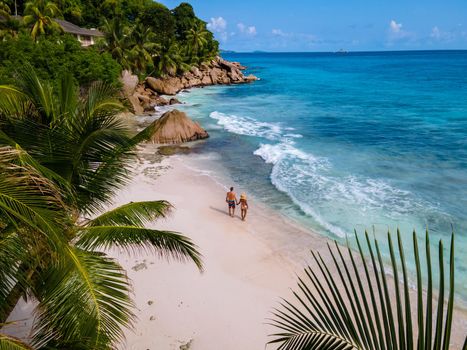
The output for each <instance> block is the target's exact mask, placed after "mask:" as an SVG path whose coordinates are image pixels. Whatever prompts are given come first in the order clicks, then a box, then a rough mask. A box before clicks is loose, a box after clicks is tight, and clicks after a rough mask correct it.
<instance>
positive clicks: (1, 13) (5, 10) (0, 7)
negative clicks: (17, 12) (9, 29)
mask: <svg viewBox="0 0 467 350" xmlns="http://www.w3.org/2000/svg"><path fill="white" fill-rule="evenodd" d="M10 15H11V11H10V6H8V4H7V3H6V2H4V1H0V18H1V17H3V18H4V19H8V18H10Z"/></svg>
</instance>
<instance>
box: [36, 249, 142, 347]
mask: <svg viewBox="0 0 467 350" xmlns="http://www.w3.org/2000/svg"><path fill="white" fill-rule="evenodd" d="M68 256H69V257H70V258H71V259H61V260H60V261H59V263H58V264H55V265H52V266H50V268H49V269H47V270H45V271H43V272H42V273H41V280H42V281H43V283H42V284H40V285H39V286H38V287H37V289H36V291H35V292H36V295H37V296H38V297H39V298H40V299H39V300H41V301H40V304H39V308H38V310H39V312H38V322H37V324H36V326H35V344H37V345H38V346H40V345H42V344H44V343H47V342H49V341H50V339H51V338H53V339H54V342H57V343H59V344H60V346H61V347H60V348H67V344H68V345H70V344H72V343H74V342H76V341H77V340H79V341H80V343H81V346H82V347H83V348H86V349H110V347H111V345H112V344H115V343H116V342H118V341H121V340H122V339H123V331H122V326H123V327H130V326H131V321H132V319H133V318H134V315H133V313H132V311H131V309H132V307H133V303H132V302H131V299H130V297H129V283H128V280H127V277H126V274H125V272H124V271H123V270H122V268H121V266H120V265H119V264H118V263H117V262H116V261H114V260H112V259H109V258H107V257H105V256H103V255H102V254H100V253H92V252H86V251H83V250H80V249H76V248H70V249H69V251H68Z"/></svg>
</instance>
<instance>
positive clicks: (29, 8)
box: [23, 0, 63, 39]
mask: <svg viewBox="0 0 467 350" xmlns="http://www.w3.org/2000/svg"><path fill="white" fill-rule="evenodd" d="M61 15H62V14H61V12H60V10H59V9H58V6H57V5H56V4H55V3H54V2H52V1H47V0H31V1H28V2H27V3H26V8H25V9H24V17H23V23H24V25H25V26H27V27H29V28H30V29H31V36H32V38H33V39H36V38H37V37H38V36H40V35H46V34H51V33H59V32H63V29H62V27H60V25H59V24H58V23H57V22H55V20H54V19H55V18H59V17H61Z"/></svg>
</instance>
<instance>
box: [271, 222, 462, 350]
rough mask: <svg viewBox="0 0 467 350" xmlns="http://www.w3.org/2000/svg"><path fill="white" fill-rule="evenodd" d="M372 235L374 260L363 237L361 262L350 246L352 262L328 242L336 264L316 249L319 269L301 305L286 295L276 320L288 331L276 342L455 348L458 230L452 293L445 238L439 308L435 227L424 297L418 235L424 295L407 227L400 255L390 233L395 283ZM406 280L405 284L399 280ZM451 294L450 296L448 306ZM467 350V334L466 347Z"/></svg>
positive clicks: (300, 296)
mask: <svg viewBox="0 0 467 350" xmlns="http://www.w3.org/2000/svg"><path fill="white" fill-rule="evenodd" d="M365 239H366V246H367V247H366V248H367V250H368V253H369V257H370V258H369V260H368V261H367V260H366V258H367V256H365V254H364V248H363V247H362V245H361V243H360V241H359V239H358V236H357V235H356V240H357V246H358V252H359V254H358V255H359V258H360V259H361V263H360V262H359V261H356V260H355V257H354V254H353V253H352V251H351V249H350V248H349V247H347V251H348V254H349V258H350V260H345V259H344V255H343V254H342V250H341V248H340V247H339V246H338V245H337V243H336V250H335V251H333V250H332V249H331V247H330V246H329V245H328V248H329V252H330V254H331V257H332V260H333V262H334V266H331V265H330V264H326V263H325V261H324V259H323V258H322V256H321V254H320V253H315V252H312V255H313V258H314V261H315V263H316V268H311V267H310V266H308V267H307V268H306V269H305V275H306V277H304V278H299V281H298V286H299V289H300V291H301V293H297V292H294V296H295V302H296V303H293V302H291V301H287V300H284V302H283V303H282V304H281V308H279V309H277V310H276V311H275V312H274V316H275V317H274V319H273V321H272V324H273V325H274V326H275V327H277V328H278V329H280V333H277V334H274V337H275V339H274V340H273V341H271V342H270V343H278V344H280V346H279V349H281V350H303V349H317V350H319V349H322V350H323V349H342V350H344V349H346V350H347V349H362V350H363V349H365V350H367V349H368V350H370V349H375V350H376V349H380V350H386V349H388V350H389V349H407V350H413V349H430V350H431V349H432V350H441V349H443V350H447V349H448V348H449V341H450V337H451V328H452V319H453V309H454V262H455V260H454V234H453V235H452V237H451V245H450V256H449V271H447V274H448V275H449V284H448V289H447V290H445V285H444V283H445V281H444V274H445V270H444V268H445V266H444V257H443V256H444V248H443V242H442V241H440V242H439V246H438V255H439V261H438V262H439V294H438V302H437V305H436V307H435V309H434V308H433V306H434V305H433V303H434V300H433V280H434V276H433V272H432V267H431V266H432V265H431V264H432V259H431V252H430V250H431V248H430V240H429V234H428V231H427V232H426V240H425V252H426V278H427V285H426V293H427V294H426V297H424V296H423V291H424V289H423V287H424V286H423V283H422V275H424V274H423V272H422V266H421V265H422V264H421V258H420V255H421V254H420V251H419V248H418V238H417V235H416V233H415V232H414V233H413V252H414V257H415V267H416V298H415V297H411V295H410V292H409V290H410V288H411V287H410V285H409V281H408V278H409V277H408V273H407V268H406V260H405V251H404V248H403V244H402V239H401V234H400V232H399V231H398V232H397V246H398V254H397V255H398V257H396V251H395V249H394V246H393V241H392V236H391V234H390V233H388V244H389V251H390V256H391V266H392V273H393V276H394V280H393V282H392V283H390V281H389V278H388V276H387V273H386V272H385V271H386V270H385V269H386V266H385V264H384V263H383V259H382V256H381V251H380V248H379V245H378V241H377V240H376V239H375V240H374V243H372V242H371V240H370V238H369V235H368V234H367V233H365ZM335 252H337V254H336V253H335ZM400 279H402V280H403V283H399V281H400ZM401 287H402V290H401ZM393 288H394V289H393ZM445 292H446V293H448V298H447V307H446V309H445V297H444V296H445ZM413 299H415V300H413ZM415 304H416V305H417V312H416V320H412V313H413V312H412V311H413V309H412V306H411V305H415ZM297 305H299V306H297ZM433 323H435V327H434V328H433ZM415 329H418V331H416V330H415ZM464 331H465V329H464ZM466 348H467V338H466V342H465V344H464V347H463V349H464V350H465V349H466Z"/></svg>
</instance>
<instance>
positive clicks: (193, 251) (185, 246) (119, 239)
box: [76, 226, 203, 270]
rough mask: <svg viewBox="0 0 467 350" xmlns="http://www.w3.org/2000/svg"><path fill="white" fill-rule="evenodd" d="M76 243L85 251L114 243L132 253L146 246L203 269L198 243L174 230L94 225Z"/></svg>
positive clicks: (106, 246) (162, 255) (81, 234)
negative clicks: (189, 261)
mask: <svg viewBox="0 0 467 350" xmlns="http://www.w3.org/2000/svg"><path fill="white" fill-rule="evenodd" d="M76 245H77V246H78V247H80V248H81V249H85V250H96V249H108V248H110V247H112V246H116V247H120V248H123V249H126V250H127V251H129V252H135V251H138V250H140V249H145V250H147V251H153V252H154V253H156V254H158V255H159V256H160V257H166V258H169V257H170V258H174V259H176V260H179V261H187V260H191V261H193V262H194V263H195V264H196V266H197V267H198V268H199V269H200V270H202V269H203V265H202V262H201V255H200V254H199V252H198V250H197V247H196V245H195V244H194V243H193V242H192V241H191V240H190V239H189V238H187V237H185V236H183V235H181V234H180V233H177V232H172V231H159V230H153V229H148V228H142V227H134V226H91V227H88V228H86V229H84V230H83V231H82V232H80V233H79V235H78V241H77V242H76Z"/></svg>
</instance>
